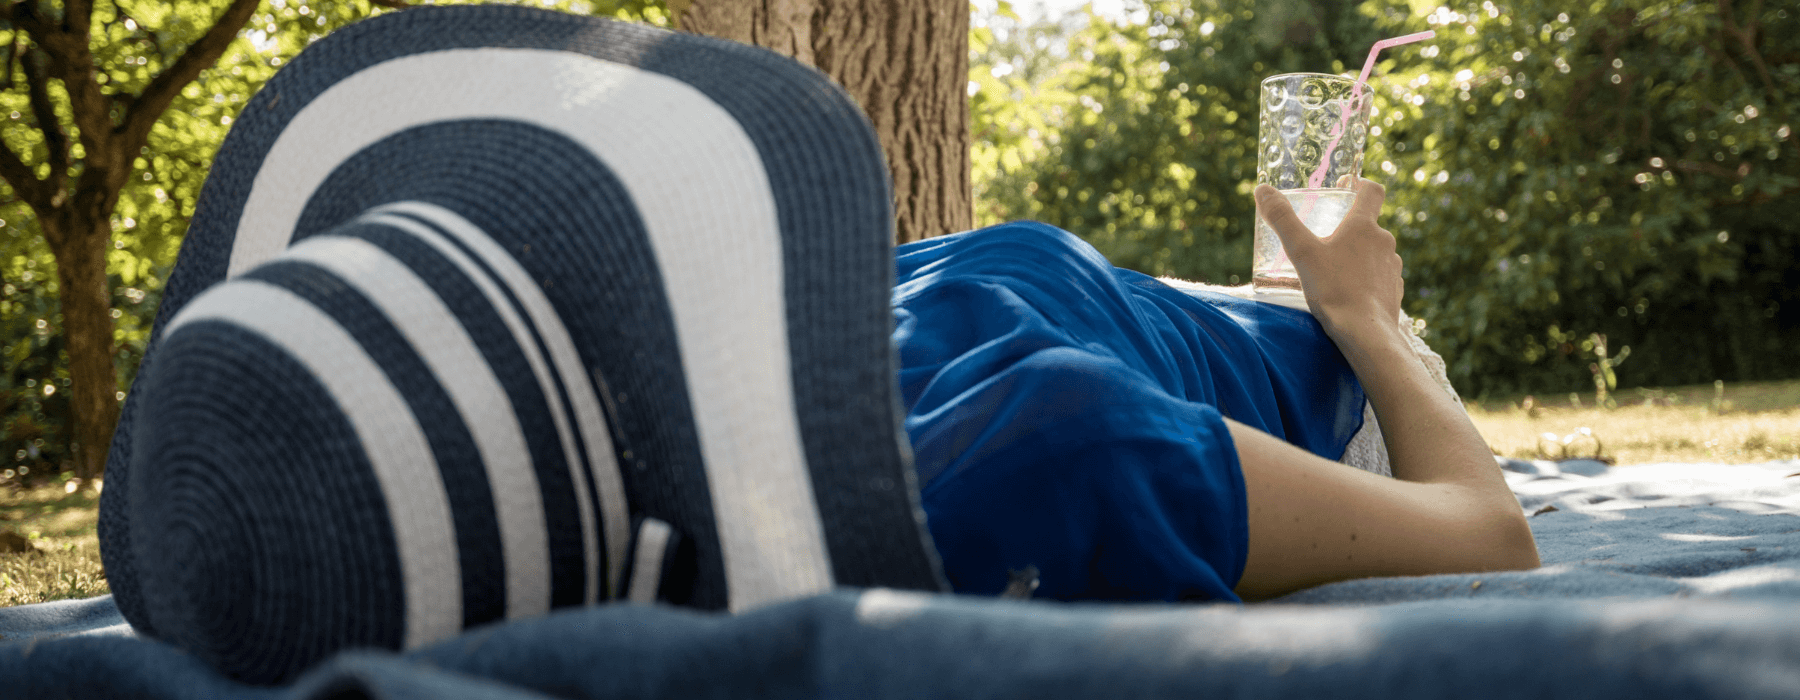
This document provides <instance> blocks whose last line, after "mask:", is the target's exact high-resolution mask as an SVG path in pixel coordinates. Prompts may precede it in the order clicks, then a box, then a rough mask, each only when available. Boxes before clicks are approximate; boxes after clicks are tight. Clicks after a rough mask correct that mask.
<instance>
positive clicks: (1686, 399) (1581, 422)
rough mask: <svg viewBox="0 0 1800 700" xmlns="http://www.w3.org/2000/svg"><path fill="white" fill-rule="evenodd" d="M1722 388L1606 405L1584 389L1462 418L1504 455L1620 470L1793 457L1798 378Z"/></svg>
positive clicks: (1618, 399) (1639, 394)
mask: <svg viewBox="0 0 1800 700" xmlns="http://www.w3.org/2000/svg"><path fill="white" fill-rule="evenodd" d="M1722 388H1723V392H1722V394H1721V392H1720V391H1719V387H1715V386H1713V385H1699V386H1686V387H1675V388H1670V389H1648V388H1645V389H1627V390H1624V391H1618V392H1613V394H1612V396H1611V397H1610V398H1611V399H1612V400H1613V403H1616V404H1617V406H1616V407H1613V408H1603V407H1599V406H1596V405H1595V403H1594V394H1593V392H1592V391H1588V392H1584V393H1580V394H1576V395H1574V396H1573V397H1571V396H1570V395H1569V394H1560V395H1556V396H1545V395H1538V396H1530V397H1525V396H1521V397H1509V398H1501V399H1492V400H1484V401H1479V402H1475V401H1472V402H1470V406H1469V417H1470V418H1471V419H1472V420H1474V422H1475V427H1476V428H1478V429H1480V430H1481V434H1482V436H1483V437H1485V438H1487V441H1488V445H1489V446H1490V447H1492V448H1493V450H1494V452H1495V454H1500V455H1505V456H1507V457H1519V458H1524V459H1554V458H1557V457H1561V456H1568V457H1587V456H1595V455H1598V456H1601V457H1604V458H1609V459H1612V460H1614V461H1615V463H1617V464H1621V465H1628V464H1649V463H1655V462H1713V463H1746V462H1766V461H1769V460H1775V459H1797V458H1800V381H1782V382H1749V383H1743V384H1731V385H1726V386H1724V387H1722ZM1576 401H1579V402H1580V404H1579V405H1577V403H1576ZM1583 430H1585V431H1586V432H1585V433H1584V432H1582V431H1583ZM1546 434H1549V435H1546ZM1551 436H1554V437H1551ZM1565 441H1566V443H1567V444H1566V445H1565V444H1564V443H1565Z"/></svg>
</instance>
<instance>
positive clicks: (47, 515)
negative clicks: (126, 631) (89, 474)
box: [0, 479, 110, 607]
mask: <svg viewBox="0 0 1800 700" xmlns="http://www.w3.org/2000/svg"><path fill="white" fill-rule="evenodd" d="M67 484H68V482H66V481H64V480H61V479H58V480H54V481H52V482H51V483H49V484H44V485H40V486H36V487H32V488H19V487H15V486H11V485H5V484H0V607H4V606H10V605H23V604H26V603H42V602H45V601H51V600H63V599H66V598H87V597H91V596H97V595H101V594H104V593H106V592H108V591H109V590H110V589H108V588H107V585H106V571H105V569H104V568H103V567H102V566H101V565H100V540H99V538H98V537H97V536H96V535H95V534H94V524H95V522H96V520H97V519H98V517H99V516H98V505H99V502H100V493H99V491H98V490H97V489H94V488H76V489H74V490H72V491H71V490H70V489H69V488H68V485H67ZM7 534H14V535H18V536H20V537H22V538H24V542H23V543H22V544H23V545H24V547H25V550H26V551H23V552H14V551H9V548H8V547H7V546H6V545H7V543H8V541H12V542H17V540H13V538H10V537H7Z"/></svg>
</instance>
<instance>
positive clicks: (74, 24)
mask: <svg viewBox="0 0 1800 700" xmlns="http://www.w3.org/2000/svg"><path fill="white" fill-rule="evenodd" d="M93 26H94V2H93V0H63V24H62V29H63V31H65V32H68V33H70V34H79V35H81V36H82V37H86V36H88V30H89V29H90V28H92V27H93Z"/></svg>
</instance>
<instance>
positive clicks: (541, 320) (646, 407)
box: [100, 6, 943, 681]
mask: <svg viewBox="0 0 1800 700" xmlns="http://www.w3.org/2000/svg"><path fill="white" fill-rule="evenodd" d="M890 206H891V205H890V203H889V191H888V187H887V171H886V168H885V166H884V165H883V161H882V157H881V151H880V148H879V146H878V145H877V143H876V140H875V137H874V136H873V134H872V133H871V131H870V129H869V127H868V124H867V122H866V120H865V119H864V118H863V116H862V114H861V112H860V111H859V110H858V109H857V107H856V105H855V104H854V103H853V102H852V101H851V100H850V99H849V98H848V97H847V96H846V95H844V94H843V92H842V91H841V90H839V89H838V88H836V87H835V86H834V85H832V84H831V83H830V82H829V81H828V80H826V79H825V78H824V77H822V76H821V75H819V74H818V73H817V72H815V71H813V70H811V69H809V68H806V67H804V66H802V65H800V64H798V63H795V62H793V61H791V60H789V59H786V58H784V57H781V56H778V55H775V54H773V53H769V52H766V51H763V50H760V49H755V48H751V47H747V46H741V45H736V44H731V43H727V42H722V41H717V40H713V39H708V38H705V37H697V36H689V35H683V34H676V33H670V32H665V31H660V30H655V29H651V28H646V27H641V26H632V25H628V24H623V23H616V22H611V21H606V20H601V19H595V18H586V17H575V16H568V15H563V14H558V13H552V12H548V11H541V10H535V9H528V8H520V7H494V6H486V7H425V8H418V9H412V10H406V11H403V12H396V13H391V14H387V15H383V16H381V17H378V18H375V19H372V20H369V21H366V22H363V23H360V24H357V25H355V26H352V27H349V28H346V29H344V30H342V31H339V32H337V33H335V34H333V35H331V36H328V37H326V38H324V39H323V40H321V41H319V42H318V43H316V44H314V45H313V46H311V47H310V48H308V49H307V50H306V51H305V52H304V53H303V54H302V55H300V56H299V57H298V58H296V59H295V60H294V61H293V62H292V63H291V64H290V65H288V66H287V67H285V68H283V69H282V70H281V71H280V73H279V74H277V75H276V76H275V77H274V78H273V79H271V80H270V81H269V82H268V83H267V84H266V85H265V86H264V87H263V89H262V90H261V92H260V93H258V94H257V95H256V97H255V98H254V99H252V100H251V101H250V102H249V103H248V104H247V105H246V106H245V107H244V110H243V112H242V114H241V115H240V116H239V118H238V121H237V123H236V124H234V126H233V128H232V131H231V134H230V136H229V137H228V138H227V139H226V141H225V143H224V144H223V145H222V147H221V148H220V150H219V154H218V157H217V160H216V161H215V163H214V165H213V169H212V171H211V174H210V176H209V179H208V181H207V183H206V186H205V189H204V191H203V192H202V195H201V198H200V201H199V205H198V208H197V211H196V213H195V216H194V218H193V221H192V224H191V227H190V229H189V232H188V235H187V239H186V240H185V242H184V244H183V246H182V250H181V253H180V256H179V259H178V261H177V263H176V266H175V269H174V271H173V274H172V275H171V277H170V279H169V283H168V285H167V287H166V293H165V296H164V298H163V304H162V308H161V311H160V313H159V314H158V318H157V323H156V330H155V334H154V336H153V339H152V341H151V343H150V346H149V348H148V350H147V351H146V353H145V360H144V364H143V367H142V369H141V370H140V374H139V378H138V379H137V383H136V385H135V386H134V387H133V388H132V391H131V395H130V397H129V398H128V399H127V401H126V404H125V407H124V418H123V420H122V421H121V423H120V426H119V430H118V433H117V437H116V439H115V441H114V443H113V446H112V452H111V456H110V459H109V463H108V467H107V468H108V475H109V478H108V482H107V489H106V491H105V495H104V497H103V499H102V503H101V523H100V533H101V545H102V554H103V556H104V558H105V563H106V567H107V572H108V579H109V581H110V582H111V584H112V588H113V591H114V595H115V596H116V599H117V602H118V605H119V607H120V609H121V610H122V612H123V613H124V614H125V616H126V618H127V619H129V620H130V621H131V623H132V624H133V626H134V627H136V628H137V629H138V630H139V631H140V632H142V633H144V634H147V635H150V636H154V637H157V638H159V639H163V640H165V641H168V642H170V643H172V644H175V645H177V646H179V647H182V648H184V649H187V650H189V651H190V652H192V653H194V654H195V655H197V656H198V657H199V658H201V659H203V660H205V661H207V662H209V663H211V664H213V665H214V666H216V667H218V668H220V669H221V670H223V671H225V672H226V673H229V674H231V675H233V676H236V677H239V678H243V679H247V680H252V681H275V680H281V679H285V678H289V677H291V676H292V675H293V674H295V673H296V672H298V671H300V670H303V669H305V668H306V667H308V666H310V665H311V664H312V663H314V662H316V661H317V660H319V659H321V658H323V657H324V656H327V655H329V654H331V653H332V652H334V651H336V650H339V649H343V648H347V647H355V646H377V647H387V648H410V647H415V646H418V645H420V644H424V643H428V642H432V641H435V640H440V639H443V638H446V637H449V636H451V635H454V634H457V633H458V632H460V631H461V630H463V629H465V628H467V627H471V626H474V625H481V624H484V623H490V622H495V621H500V620H505V619H512V618H518V617H523V616H532V615H538V614H542V613H544V612H546V611H548V610H550V609H552V608H555V607H559V606H570V605H584V604H595V603H602V602H606V601H615V600H630V601H639V602H652V601H662V602H667V603H676V604H685V605H692V606H696V607H700V608H709V609H723V610H731V611H741V610H746V609H750V608H754V607H757V606H760V605H764V604H767V603H771V602H775V601H780V600H787V599H792V598H796V597H801V596H807V595H810V594H814V593H818V592H822V591H825V590H828V589H831V588H833V587H837V586H890V587H900V588H914V589H924V590H942V589H943V585H942V579H941V576H940V574H939V573H938V571H937V564H936V557H935V554H934V553H933V551H932V548H931V545H930V541H929V537H928V535H927V534H926V531H925V529H924V525H923V515H922V511H921V510H920V509H919V506H918V495H917V487H916V485H915V484H914V480H913V475H912V469H911V464H910V458H909V452H908V449H907V443H906V438H905V434H904V433H903V432H902V430H901V427H900V426H901V416H902V407H901V406H900V403H899V399H898V393H897V389H896V377H895V360H894V357H893V350H892V348H891V345H890V339H889V336H890V331H891V329H892V316H891V312H890V310H889V306H888V299H889V297H888V295H889V286H890V284H891V281H892V277H893V264H892V252H891V245H892V226H893V224H892V216H891V212H890Z"/></svg>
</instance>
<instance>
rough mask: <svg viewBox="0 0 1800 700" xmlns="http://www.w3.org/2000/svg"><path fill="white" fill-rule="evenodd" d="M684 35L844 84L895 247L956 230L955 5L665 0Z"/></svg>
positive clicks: (962, 63) (941, 0) (965, 100)
mask: <svg viewBox="0 0 1800 700" xmlns="http://www.w3.org/2000/svg"><path fill="white" fill-rule="evenodd" d="M669 9H670V11H671V12H672V13H673V14H674V15H675V17H676V24H677V26H679V27H681V28H682V29H684V30H687V31H691V32H695V33H699V34H707V35H710V36H716V37H720V38H723V39H730V40H733V41H738V42H742V43H746V44H752V45H755V46H761V47H763V48H767V49H771V50H774V51H776V52H779V53H782V54H784V55H787V56H791V57H793V58H795V59H796V60H799V61H801V62H803V63H807V64H810V65H812V66H813V67H815V68H818V69H819V70H820V71H822V72H824V73H825V74H826V75H828V76H831V79H832V80H835V81H837V82H838V84H839V85H842V86H844V89H845V90H847V91H849V93H850V96H851V97H853V98H855V99H856V101H857V103H858V104H860V105H862V108H863V113H864V114H867V115H868V116H869V121H870V122H871V123H873V124H874V125H875V133H876V136H877V137H878V138H879V139H880V140H881V148H882V150H883V151H884V152H886V154H887V161H888V172H889V173H891V174H892V176H893V183H894V215H895V219H896V221H895V223H896V226H895V235H896V237H897V238H898V240H897V241H896V242H897V243H905V242H908V241H916V240H920V239H923V238H929V237H931V236H937V235H942V234H945V233H954V232H957V231H962V230H965V229H967V228H969V226H970V225H971V224H972V222H973V220H974V202H973V193H972V190H971V189H970V182H969V167H970V165H969V93H968V84H969V6H968V3H967V2H966V1H964V0H916V1H908V0H692V1H691V2H684V1H682V0H671V1H670V2H669Z"/></svg>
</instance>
